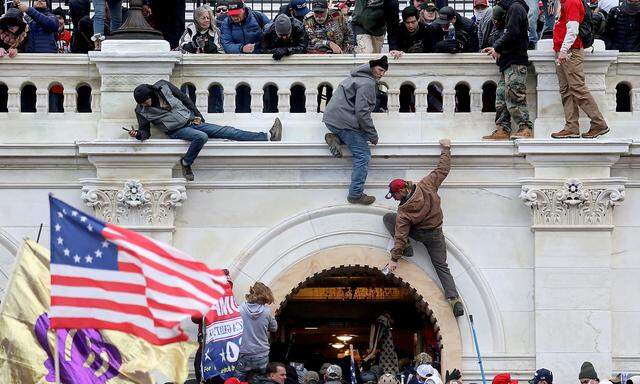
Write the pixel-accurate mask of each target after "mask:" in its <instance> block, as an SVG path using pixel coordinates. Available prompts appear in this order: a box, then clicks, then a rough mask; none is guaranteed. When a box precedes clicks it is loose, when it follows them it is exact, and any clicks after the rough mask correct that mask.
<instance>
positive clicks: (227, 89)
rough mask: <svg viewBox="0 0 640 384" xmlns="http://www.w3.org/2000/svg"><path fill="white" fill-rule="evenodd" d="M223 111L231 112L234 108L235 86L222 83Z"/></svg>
mask: <svg viewBox="0 0 640 384" xmlns="http://www.w3.org/2000/svg"><path fill="white" fill-rule="evenodd" d="M223 87H224V107H223V108H224V112H225V113H227V112H230V113H233V112H235V110H236V90H235V87H233V86H229V85H224V86H223Z"/></svg>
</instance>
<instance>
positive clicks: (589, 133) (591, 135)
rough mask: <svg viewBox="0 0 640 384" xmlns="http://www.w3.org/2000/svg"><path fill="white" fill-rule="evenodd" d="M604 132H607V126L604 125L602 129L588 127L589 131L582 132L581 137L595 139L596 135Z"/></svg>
mask: <svg viewBox="0 0 640 384" xmlns="http://www.w3.org/2000/svg"><path fill="white" fill-rule="evenodd" d="M606 133H609V127H604V128H602V129H595V128H593V127H592V128H589V131H587V132H586V133H583V134H582V138H583V139H595V138H596V137H598V136H602V135H604V134H606Z"/></svg>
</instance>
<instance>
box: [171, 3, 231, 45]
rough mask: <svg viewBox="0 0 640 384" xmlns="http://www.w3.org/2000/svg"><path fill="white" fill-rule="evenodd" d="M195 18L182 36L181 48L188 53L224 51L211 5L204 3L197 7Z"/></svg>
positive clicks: (194, 13)
mask: <svg viewBox="0 0 640 384" xmlns="http://www.w3.org/2000/svg"><path fill="white" fill-rule="evenodd" d="M193 19H194V20H193V23H189V24H188V25H187V28H186V29H185V31H184V33H183V34H182V37H181V38H180V43H179V44H180V50H181V51H183V52H188V53H224V49H223V48H222V43H221V42H220V30H219V29H218V27H216V21H215V18H214V16H213V10H211V7H209V6H208V5H202V6H200V7H198V8H196V10H195V11H194V12H193Z"/></svg>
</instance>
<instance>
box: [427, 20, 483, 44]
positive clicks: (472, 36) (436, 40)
mask: <svg viewBox="0 0 640 384" xmlns="http://www.w3.org/2000/svg"><path fill="white" fill-rule="evenodd" d="M453 26H454V27H455V30H456V38H455V41H454V40H447V35H448V33H449V32H448V31H445V30H443V29H442V27H441V26H440V25H438V24H437V23H432V24H430V25H429V26H428V28H429V32H430V34H431V39H430V41H428V42H427V43H426V46H425V47H426V48H425V50H426V52H439V53H462V52H478V51H479V50H480V46H479V43H478V27H477V26H476V24H475V23H474V22H473V20H471V19H469V18H467V17H464V16H462V15H461V14H459V13H458V12H456V22H455V24H453ZM429 44H431V45H432V48H431V50H429Z"/></svg>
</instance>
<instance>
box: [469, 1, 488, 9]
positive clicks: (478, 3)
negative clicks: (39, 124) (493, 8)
mask: <svg viewBox="0 0 640 384" xmlns="http://www.w3.org/2000/svg"><path fill="white" fill-rule="evenodd" d="M478 5H484V6H485V7H488V6H489V1H488V0H473V7H474V8H475V7H476V6H478Z"/></svg>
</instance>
